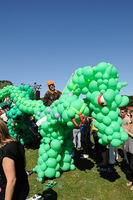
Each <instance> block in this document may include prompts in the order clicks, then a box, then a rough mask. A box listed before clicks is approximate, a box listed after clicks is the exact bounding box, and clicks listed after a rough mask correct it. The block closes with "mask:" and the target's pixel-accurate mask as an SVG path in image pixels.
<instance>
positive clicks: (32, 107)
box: [0, 62, 129, 182]
mask: <svg viewBox="0 0 133 200" xmlns="http://www.w3.org/2000/svg"><path fill="white" fill-rule="evenodd" d="M118 78H119V75H118V73H117V69H116V68H115V67H114V66H113V65H112V64H109V63H106V62H101V63H99V64H98V65H97V66H95V67H90V66H85V67H83V68H79V69H77V70H76V71H75V74H74V75H73V76H72V78H71V79H70V80H69V82H68V83H67V85H66V88H65V90H64V92H63V94H62V96H61V97H60V99H58V100H56V101H55V102H54V103H52V105H51V106H49V107H46V106H44V105H43V101H41V100H36V99H35V95H34V94H35V91H34V89H32V88H30V87H29V86H28V85H25V86H22V85H21V86H18V87H17V86H12V85H10V86H6V87H4V88H3V89H2V90H0V100H3V99H4V98H5V97H7V96H10V98H11V99H12V100H13V102H14V104H15V106H12V108H11V109H10V110H9V111H8V112H7V114H8V118H9V119H8V123H7V126H8V128H9V132H10V134H11V136H12V137H17V128H20V129H24V130H26V129H27V126H31V124H28V122H27V120H26V115H33V116H34V118H35V119H36V121H37V122H36V126H38V130H39V132H40V135H41V136H42V139H41V141H40V147H39V150H38V154H39V156H38V162H37V165H36V166H35V167H34V168H33V171H34V172H37V173H38V177H39V181H40V182H42V181H44V179H45V177H47V178H52V177H56V178H57V177H60V175H61V172H62V171H68V170H74V169H75V165H74V160H73V158H72V157H73V156H72V155H73V154H74V151H73V141H72V130H73V128H74V127H75V126H78V127H80V126H81V125H82V124H84V122H85V121H86V118H87V117H88V116H91V117H93V118H94V119H95V127H96V128H98V137H99V143H100V144H102V145H108V144H111V145H112V146H114V147H118V146H120V145H121V144H123V142H124V141H126V140H127V139H128V134H127V133H126V132H125V131H124V129H123V128H122V127H121V125H122V119H121V118H120V117H119V114H120V109H119V108H120V107H124V106H126V105H127V104H128V103H129V99H128V97H127V96H121V95H120V94H119V93H120V90H121V88H122V87H125V86H127V82H122V83H121V82H119V81H118ZM82 96H85V98H82ZM22 115H24V117H23V120H19V122H18V121H17V120H18V118H21V117H22ZM18 116H19V117H18ZM20 122H21V123H20ZM15 128H16V131H15ZM23 132H25V131H23ZM30 140H31V134H30V133H27V134H26V135H22V136H21V137H20V141H21V142H22V143H23V144H24V143H27V142H29V141H30Z"/></svg>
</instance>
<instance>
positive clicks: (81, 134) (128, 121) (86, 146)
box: [73, 107, 133, 191]
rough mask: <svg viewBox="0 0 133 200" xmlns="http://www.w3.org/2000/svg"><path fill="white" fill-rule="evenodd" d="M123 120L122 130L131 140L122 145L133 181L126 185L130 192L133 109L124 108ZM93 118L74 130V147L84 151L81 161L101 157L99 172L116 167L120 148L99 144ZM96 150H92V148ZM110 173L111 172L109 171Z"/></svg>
mask: <svg viewBox="0 0 133 200" xmlns="http://www.w3.org/2000/svg"><path fill="white" fill-rule="evenodd" d="M119 117H120V118H121V119H122V126H121V127H122V128H123V129H124V130H125V132H126V133H127V134H128V135H129V139H128V140H127V141H125V142H124V143H123V145H122V150H123V160H124V162H125V163H126V165H127V168H129V170H130V171H129V172H130V175H131V177H130V178H131V181H130V182H128V183H127V184H126V185H127V186H131V188H130V190H131V191H133V108H131V109H130V110H129V109H128V108H126V107H125V108H122V109H121V112H120V116H119ZM94 121H95V119H93V118H92V117H88V118H87V122H86V123H85V124H83V125H82V126H81V127H76V128H74V129H73V143H74V147H75V148H77V149H78V150H80V149H83V154H81V157H80V158H81V159H87V158H88V157H89V155H91V154H92V153H93V154H96V156H97V157H99V156H101V158H102V162H101V163H98V164H97V167H98V169H99V171H101V170H102V169H103V171H105V169H106V168H107V169H109V168H108V167H109V166H110V167H111V168H112V166H114V165H115V164H116V162H117V161H118V147H113V146H112V145H111V144H109V145H107V146H103V145H101V144H99V142H98V136H97V133H98V129H97V128H96V127H95V126H94ZM93 145H94V148H93V150H92V146H93ZM109 171H110V170H109Z"/></svg>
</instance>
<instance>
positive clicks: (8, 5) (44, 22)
mask: <svg viewBox="0 0 133 200" xmlns="http://www.w3.org/2000/svg"><path fill="white" fill-rule="evenodd" d="M102 61H104V62H108V63H111V64H113V65H114V66H115V67H116V68H117V70H118V74H119V76H120V78H119V81H120V82H123V81H127V82H128V86H127V87H125V88H122V90H121V94H126V95H133V65H132V62H133V1H132V0H1V1H0V70H1V73H0V80H9V81H11V82H12V83H13V84H14V85H16V86H18V85H20V84H21V83H26V84H31V85H33V83H34V82H37V84H39V85H40V84H42V89H41V97H43V95H44V93H45V92H46V91H47V86H46V82H47V81H48V80H54V81H55V85H56V89H58V90H60V91H63V89H64V88H65V86H66V84H67V82H68V80H69V78H70V76H71V74H72V73H74V72H75V70H76V69H77V68H79V67H84V66H87V65H89V66H92V67H93V66H95V65H97V64H98V63H99V62H102Z"/></svg>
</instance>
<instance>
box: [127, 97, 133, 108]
mask: <svg viewBox="0 0 133 200" xmlns="http://www.w3.org/2000/svg"><path fill="white" fill-rule="evenodd" d="M128 98H129V104H128V105H127V107H133V96H128Z"/></svg>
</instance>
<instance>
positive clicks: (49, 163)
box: [46, 158, 57, 168]
mask: <svg viewBox="0 0 133 200" xmlns="http://www.w3.org/2000/svg"><path fill="white" fill-rule="evenodd" d="M46 165H47V166H48V167H50V168H51V167H52V168H55V167H56V165H57V161H56V159H55V158H48V160H47V161H46Z"/></svg>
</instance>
